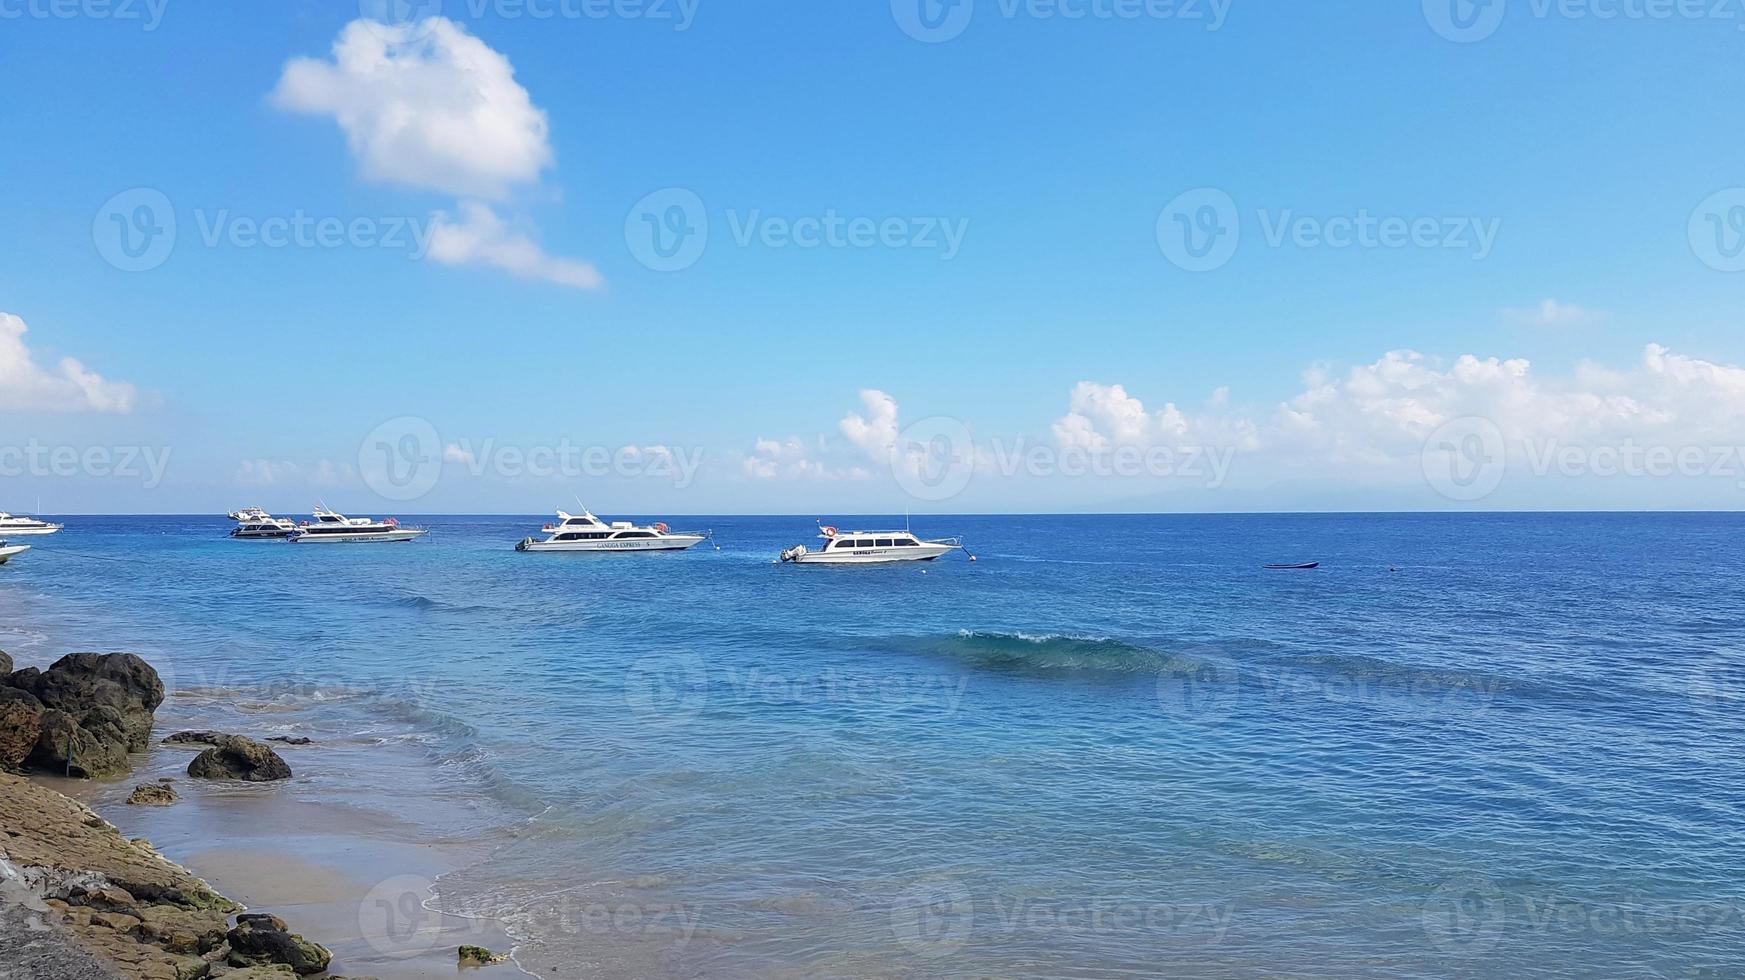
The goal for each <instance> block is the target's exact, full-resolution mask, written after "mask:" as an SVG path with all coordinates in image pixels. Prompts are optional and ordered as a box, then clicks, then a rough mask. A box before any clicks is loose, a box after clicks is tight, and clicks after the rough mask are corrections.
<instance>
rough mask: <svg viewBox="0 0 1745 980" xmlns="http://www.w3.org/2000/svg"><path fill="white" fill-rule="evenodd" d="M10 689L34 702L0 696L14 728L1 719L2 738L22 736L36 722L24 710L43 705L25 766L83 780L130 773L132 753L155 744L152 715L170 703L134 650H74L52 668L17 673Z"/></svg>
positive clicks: (11, 678)
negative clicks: (129, 760)
mask: <svg viewBox="0 0 1745 980" xmlns="http://www.w3.org/2000/svg"><path fill="white" fill-rule="evenodd" d="M6 666H9V664H7V665H6ZM7 686H8V688H10V689H11V690H12V691H16V692H24V693H25V694H26V695H28V696H29V698H30V699H31V700H29V701H26V700H24V699H23V698H20V697H19V696H18V695H17V694H15V693H8V694H6V695H3V696H0V697H4V698H5V699H6V701H5V703H7V704H10V705H12V707H10V708H7V709H4V710H5V718H7V719H11V720H12V722H13V725H14V726H16V727H9V726H8V725H7V722H6V720H5V719H0V743H6V744H11V743H15V742H17V741H18V740H19V739H20V738H22V735H23V733H24V732H25V730H27V729H28V727H30V726H29V722H28V721H27V720H26V718H25V715H26V714H27V713H29V709H30V707H31V705H32V703H33V702H34V703H35V704H36V705H37V706H38V707H40V708H41V709H42V710H41V714H40V720H39V721H38V723H37V725H36V728H37V736H36V738H35V740H34V748H33V749H32V750H31V752H30V754H29V756H28V758H27V759H26V760H25V761H26V763H27V764H28V765H30V766H33V767H35V768H37V769H40V770H42V771H44V772H50V773H56V774H60V773H70V774H72V775H75V776H84V777H94V776H107V775H112V774H114V773H122V772H127V771H128V770H129V769H130V768H131V765H130V763H129V762H128V759H127V753H129V752H140V751H144V750H145V749H146V747H147V746H148V745H150V743H151V726H152V717H153V713H154V712H156V711H157V708H158V705H160V704H162V703H163V701H164V684H163V681H162V680H160V679H159V678H158V674H157V671H155V670H153V669H152V668H151V665H150V664H148V663H146V662H145V661H144V660H141V659H140V658H138V657H136V656H134V655H133V654H131V653H109V654H98V653H74V654H68V655H67V656H65V657H62V658H61V659H59V660H57V661H55V663H54V665H53V666H51V667H49V669H48V670H46V671H39V670H37V669H36V668H34V667H27V668H25V669H23V670H15V671H12V672H11V673H9V674H8V675H7ZM19 705H23V707H22V708H21V707H19ZM7 732H11V733H12V734H11V737H10V738H8V737H7V735H6V733H7ZM4 751H5V749H4V748H0V753H3V752H4ZM0 758H3V756H0Z"/></svg>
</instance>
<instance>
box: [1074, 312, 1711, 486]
mask: <svg viewBox="0 0 1745 980" xmlns="http://www.w3.org/2000/svg"><path fill="white" fill-rule="evenodd" d="M1463 418H1482V419H1488V420H1490V421H1491V422H1493V423H1495V424H1496V426H1497V427H1498V429H1499V430H1501V432H1502V433H1503V434H1504V436H1505V438H1506V439H1508V440H1509V441H1510V443H1511V444H1513V445H1520V444H1523V443H1526V442H1537V443H1540V444H1545V443H1548V442H1551V441H1560V442H1563V443H1565V444H1577V443H1586V444H1608V445H1610V444H1616V443H1620V442H1622V441H1624V440H1630V439H1635V440H1639V441H1644V442H1647V441H1650V440H1652V441H1654V442H1656V443H1661V444H1665V443H1676V444H1681V445H1683V444H1691V443H1695V442H1727V443H1729V444H1737V441H1738V440H1742V439H1745V368H1741V367H1737V366H1733V365H1727V364H1720V363H1716V362H1712V361H1706V360H1703V359H1701V358H1696V357H1691V356H1689V355H1685V354H1678V353H1674V352H1672V351H1669V350H1667V349H1666V348H1664V347H1662V346H1660V345H1658V344H1651V345H1649V346H1648V347H1647V348H1646V349H1645V350H1644V351H1643V354H1642V357H1641V359H1640V360H1639V361H1638V362H1637V363H1636V364H1635V365H1634V366H1631V367H1627V368H1624V369H1609V368H1605V367H1602V366H1599V365H1595V364H1582V365H1580V366H1578V367H1577V368H1576V369H1575V370H1574V371H1572V372H1570V373H1569V374H1567V375H1563V376H1543V375H1541V374H1540V373H1538V372H1536V371H1534V369H1533V365H1532V364H1531V363H1530V362H1529V361H1527V360H1525V359H1521V358H1501V357H1478V356H1476V355H1472V354H1467V355H1463V356H1461V357H1459V358H1456V359H1455V360H1454V361H1453V363H1451V364H1444V363H1442V362H1440V361H1437V360H1436V359H1434V358H1431V357H1428V356H1426V355H1424V354H1421V353H1419V352H1416V351H1410V350H1402V351H1392V352H1389V353H1388V354H1385V355H1383V356H1382V357H1381V358H1379V359H1378V360H1376V361H1374V362H1372V363H1369V364H1363V365H1359V366H1356V367H1352V368H1350V369H1348V370H1346V371H1344V372H1342V373H1339V372H1332V371H1328V370H1326V369H1323V368H1315V369H1311V370H1310V371H1308V372H1306V373H1305V374H1304V376H1303V390H1302V391H1301V392H1300V393H1299V394H1297V395H1295V396H1294V397H1292V398H1290V399H1288V400H1286V401H1285V402H1283V403H1281V404H1279V405H1277V406H1275V407H1274V408H1273V409H1271V410H1270V411H1268V410H1265V409H1261V410H1259V411H1257V412H1252V413H1250V414H1249V415H1246V416H1245V415H1242V414H1240V413H1236V412H1233V411H1231V410H1229V409H1228V406H1227V398H1225V397H1219V396H1215V397H1214V398H1213V400H1212V402H1211V403H1210V404H1209V405H1208V406H1207V409H1206V410H1205V411H1203V412H1184V411H1182V410H1181V409H1179V408H1178V407H1177V406H1176V405H1174V404H1173V403H1171V404H1166V405H1165V406H1164V407H1163V408H1162V409H1159V410H1156V411H1151V410H1148V409H1147V408H1146V407H1145V405H1144V403H1143V402H1142V401H1141V400H1140V399H1138V398H1137V397H1135V396H1133V395H1131V394H1129V393H1128V392H1127V391H1126V389H1125V388H1123V387H1122V386H1120V385H1103V384H1097V383H1094V382H1082V383H1080V384H1079V385H1078V386H1077V387H1076V388H1074V390H1073V392H1072V395H1071V398H1070V402H1069V411H1068V413H1067V414H1066V415H1065V416H1063V417H1062V418H1061V419H1060V420H1059V421H1058V422H1056V423H1055V426H1054V434H1055V438H1056V441H1057V442H1058V443H1059V444H1060V445H1061V446H1062V447H1068V448H1079V449H1085V450H1089V451H1092V452H1106V451H1108V450H1110V449H1112V448H1114V447H1116V446H1141V447H1145V446H1152V445H1160V444H1171V445H1186V444H1197V445H1201V446H1225V447H1235V448H1238V449H1241V450H1244V451H1246V452H1249V453H1260V454H1263V455H1264V456H1265V457H1266V458H1268V459H1270V460H1272V461H1274V462H1282V463H1286V464H1290V463H1295V464H1300V465H1301V466H1304V467H1309V468H1313V469H1315V471H1316V472H1318V473H1320V474H1322V475H1325V474H1326V473H1327V469H1326V468H1327V467H1328V466H1334V467H1340V466H1356V467H1364V466H1388V465H1393V464H1398V463H1403V462H1411V463H1414V464H1415V463H1416V461H1418V460H1419V458H1420V454H1421V453H1422V451H1423V448H1424V444H1425V440H1426V439H1427V438H1428V437H1429V436H1430V435H1431V434H1433V433H1434V432H1435V431H1436V430H1437V429H1438V428H1440V427H1441V426H1443V425H1445V424H1447V423H1449V422H1453V421H1456V420H1458V419H1463Z"/></svg>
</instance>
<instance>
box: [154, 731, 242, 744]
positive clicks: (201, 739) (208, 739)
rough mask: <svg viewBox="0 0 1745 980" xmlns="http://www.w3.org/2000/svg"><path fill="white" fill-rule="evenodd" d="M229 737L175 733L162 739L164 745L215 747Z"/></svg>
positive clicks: (223, 735) (213, 733)
mask: <svg viewBox="0 0 1745 980" xmlns="http://www.w3.org/2000/svg"><path fill="white" fill-rule="evenodd" d="M230 737H231V736H229V735H226V734H224V733H223V732H177V733H176V734H174V735H171V736H169V737H168V738H165V739H164V744H165V745H217V744H219V743H220V742H223V741H224V740H225V739H227V738H230Z"/></svg>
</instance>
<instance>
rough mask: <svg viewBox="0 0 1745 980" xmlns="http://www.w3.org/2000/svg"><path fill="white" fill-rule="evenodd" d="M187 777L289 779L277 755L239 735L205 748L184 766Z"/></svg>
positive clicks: (286, 770)
mask: <svg viewBox="0 0 1745 980" xmlns="http://www.w3.org/2000/svg"><path fill="white" fill-rule="evenodd" d="M188 775H190V776H192V777H194V778H195V779H240V780H243V781H244V782H250V783H266V782H272V781H273V780H276V779H290V778H291V767H290V766H289V765H286V764H285V760H283V759H281V758H279V756H278V753H276V752H274V751H273V750H272V749H269V748H267V747H266V746H264V745H262V744H261V743H259V742H257V741H255V740H254V739H250V738H243V737H242V736H240V735H227V736H225V737H224V741H223V742H221V743H219V744H218V745H216V746H214V747H213V748H210V749H207V750H206V751H204V752H202V753H200V754H199V755H197V756H195V757H194V761H193V762H190V763H188Z"/></svg>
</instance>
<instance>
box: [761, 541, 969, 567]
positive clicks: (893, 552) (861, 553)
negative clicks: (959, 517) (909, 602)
mask: <svg viewBox="0 0 1745 980" xmlns="http://www.w3.org/2000/svg"><path fill="white" fill-rule="evenodd" d="M956 550H957V546H956V545H947V544H922V545H920V546H918V547H909V548H861V549H855V550H853V551H836V550H827V551H808V552H806V553H805V554H803V555H795V556H793V557H792V558H789V559H787V560H788V561H791V562H793V563H794V564H796V565H889V564H892V563H894V562H903V561H933V560H935V559H937V558H940V557H942V556H944V555H947V554H950V553H951V552H953V551H956Z"/></svg>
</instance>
